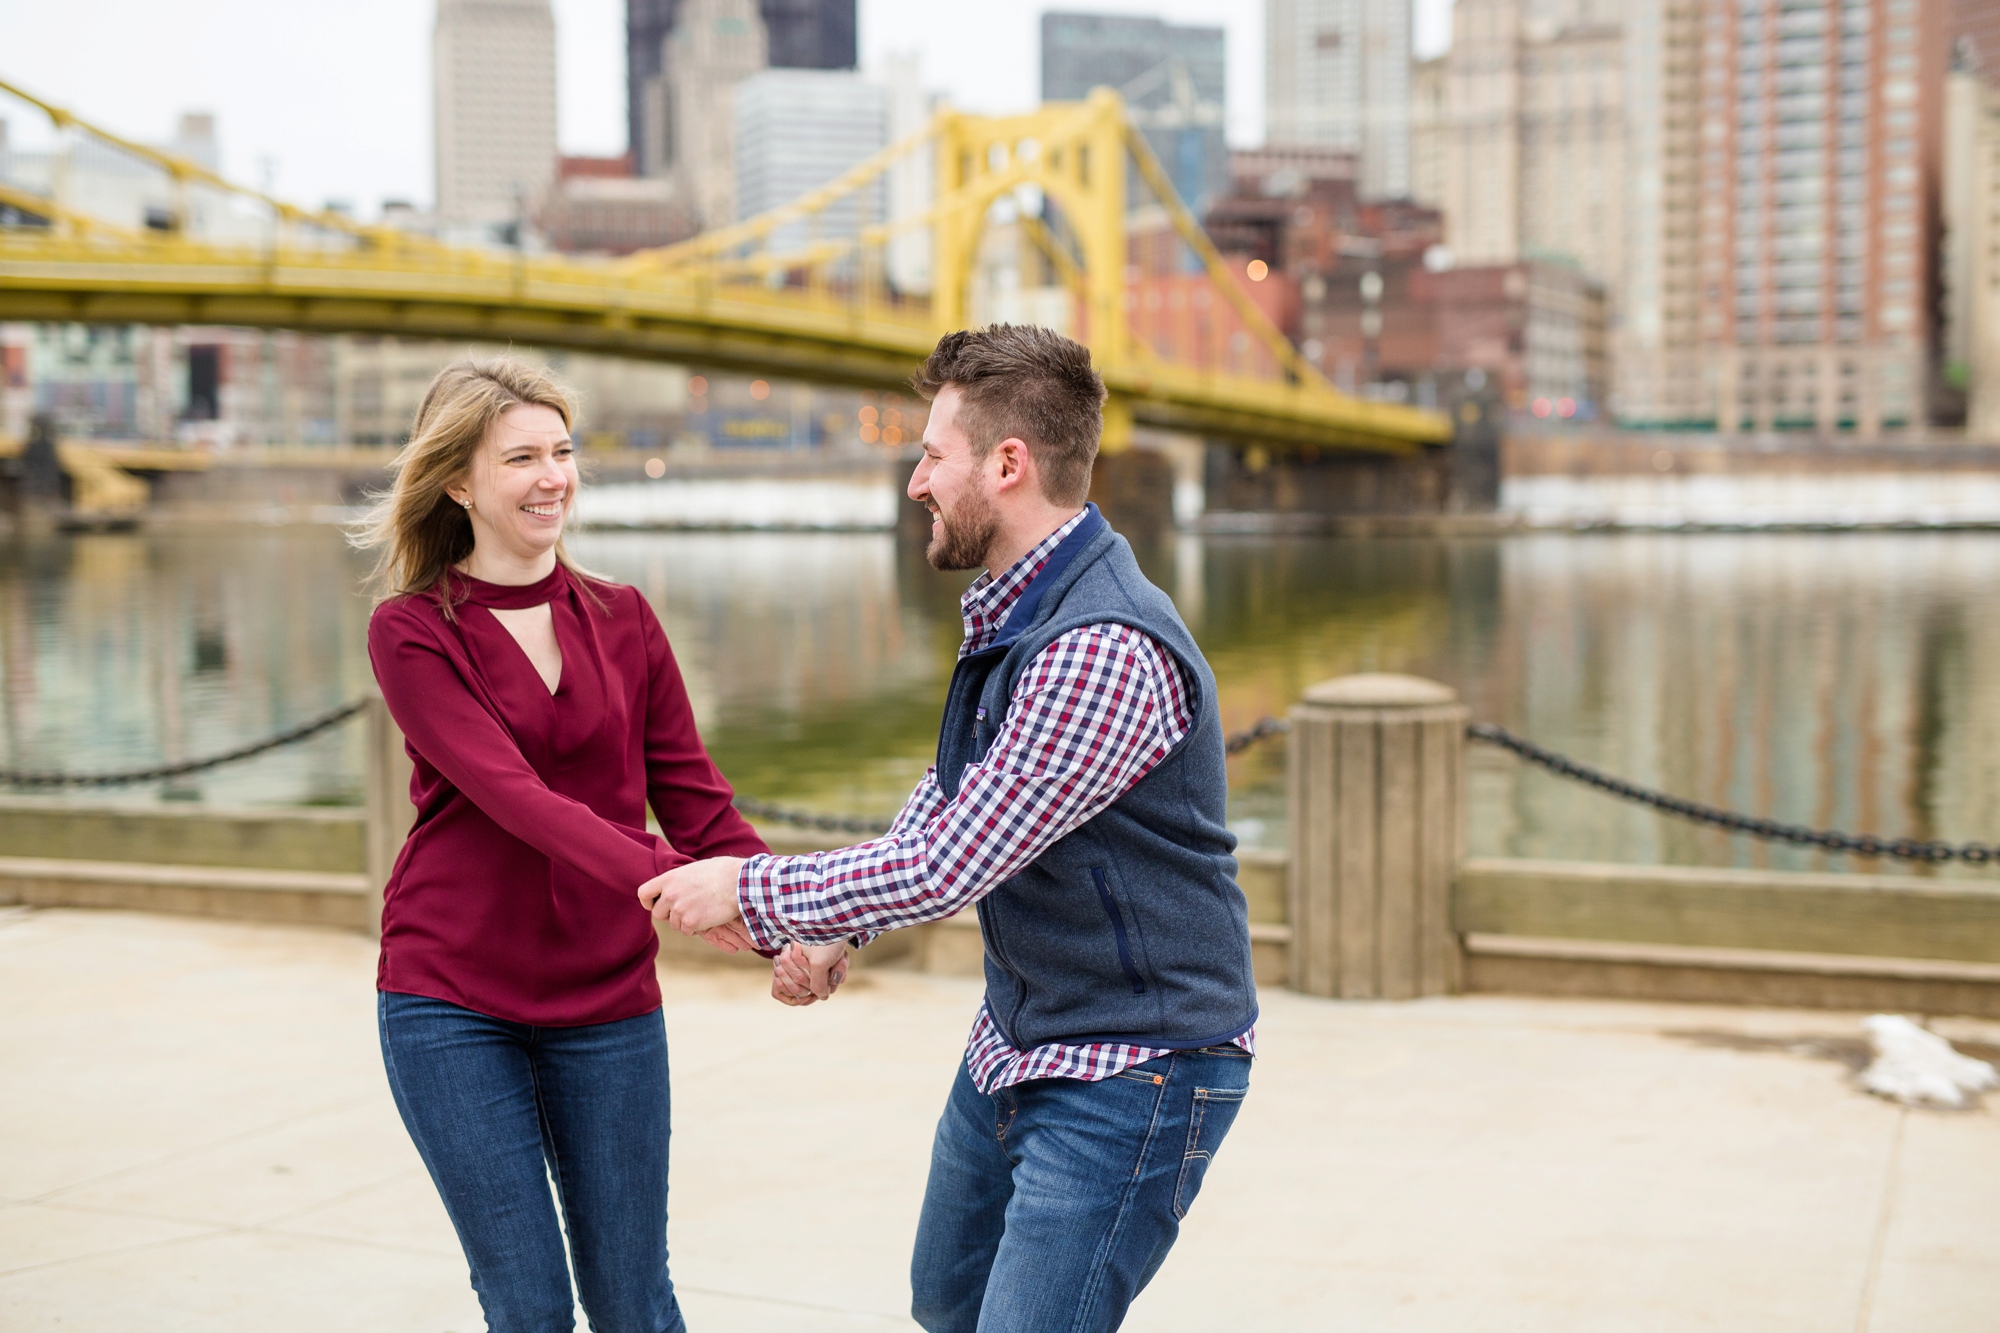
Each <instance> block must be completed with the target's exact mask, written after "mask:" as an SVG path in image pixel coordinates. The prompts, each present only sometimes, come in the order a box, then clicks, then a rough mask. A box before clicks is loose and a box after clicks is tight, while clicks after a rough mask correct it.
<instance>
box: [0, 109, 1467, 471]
mask: <svg viewBox="0 0 2000 1333" xmlns="http://www.w3.org/2000/svg"><path fill="white" fill-rule="evenodd" d="M0 92H5V93H8V94H11V95H12V96H14V97H17V98H19V99H21V100H23V101H25V102H27V103H29V104H31V105H33V106H35V107H37V108H39V109H40V110H41V111H43V112H44V113H45V114H47V116H48V117H49V118H50V120H51V121H52V122H53V124H54V126H55V128H56V131H57V133H58V135H59V136H66V137H73V136H76V135H88V136H90V137H92V138H94V139H96V140H98V141H99V142H101V143H102V144H104V145H106V146H108V147H110V148H111V149H114V150H116V151H119V152H122V153H124V154H126V155H127V156H129V157H131V158H135V159H137V160H139V161H140V162H143V163H148V164H150V165H151V166H152V167H153V168H156V169H157V170H158V171H159V172H161V173H164V176H165V178H166V180H167V181H168V182H169V183H170V185H171V188H172V189H173V191H174V192H175V195H176V197H177V198H178V199H179V200H180V206H179V207H177V208H175V209H173V210H172V211H171V214H170V216H169V219H168V225H167V226H166V228H165V229H164V230H152V229H150V228H149V229H147V230H143V231H140V230H133V229H130V228H126V227H121V226H118V225H114V224H112V223H110V222H108V221H106V220H103V219H100V218H95V217H92V216H89V215H87V214H85V213H83V212H81V211H78V210H77V209H76V208H75V207H73V206H72V204H71V202H70V201H69V200H68V199H67V198H66V197H65V193H66V191H65V180H64V172H63V170H62V168H61V161H62V156H63V155H62V154H60V153H58V154H56V155H54V156H53V157H52V160H54V161H56V162H57V164H58V165H57V169H56V171H55V173H54V178H53V180H52V185H51V189H50V192H49V193H47V194H39V193H30V192H27V191H24V190H22V189H19V188H16V187H13V186H9V185H7V184H5V183H4V182H0V209H4V210H6V212H5V213H0V216H9V215H11V218H12V221H11V222H10V223H5V224H0V319H7V320H45V321H74V322H81V323H95V324H107V323H141V324H156V325H170V324H208V325H234V326H241V327H251V328H281V329H294V330H302V331H312V332H325V333H358V334H378V335H390V336H398V337H430V338H444V339H453V340H470V341H480V342H513V343H523V344H530V345H534V346H540V347H546V348H565V349H571V350H576V351H588V352H601V353H607V354H613V355H621V356H631V357H644V358H651V359H658V360H667V361H674V362H680V363H686V364H693V365H699V366H706V367H713V368H716V369H720V370H735V371H745V372H750V373H754V374H757V375H770V376H780V377H793V378H797V379H801V380H807V381H812V382H816V383H824V384H835V385H846V386H852V387H857V388H870V389H899V388H904V387H906V386H907V384H908V382H909V377H910V374H911V372H912V371H913V370H914V369H915V367H916V366H917V364H918V363H919V362H921V360H922V359H923V357H924V356H925V355H926V354H927V353H928V352H929V351H930V349H931V347H932V346H933V344H934V343H935V342H936V340H937V338H938V337H939V336H940V335H941V334H943V333H946V332H949V331H951V330H953V329H957V328H961V327H964V326H965V325H966V324H967V322H968V317H969V312H970V306H971V296H970V288H971V284H972V280H973V277H974V269H975V265H976V262H977V258H978V251H979V247H980V244H981V239H982V237H983V236H984V235H985V233H986V229H987V226H988V222H989V218H990V217H991V216H992V215H993V214H994V212H995V206H996V205H998V204H1001V203H1002V201H1003V200H1006V199H1009V198H1013V199H1017V200H1018V199H1024V198H1025V199H1028V200H1031V201H1033V203H1034V206H1033V207H1031V208H1026V209H1021V210H1017V211H1018V221H1019V225H1020V226H1021V229H1022V232H1023V234H1024V236H1025V237H1026V238H1027V240H1028V241H1030V242H1031V243H1033V244H1034V245H1035V246H1036V247H1038V249H1039V250H1040V251H1041V253H1042V254H1043V255H1044V256H1045V258H1046V260H1047V264H1048V267H1049V268H1050V269H1051V270H1052V271H1053V272H1054V273H1055V274H1056V275H1057V277H1058V278H1059V279H1060V280H1061V282H1062V283H1063V285H1065V286H1066V287H1068V288H1069V290H1070V293H1071V296H1072V298H1073V309H1074V311H1075V316H1076V318H1075V321H1074V328H1073V329H1072V332H1075V333H1077V334H1078V335H1079V336H1080V337H1081V338H1082V339H1083V341H1085V342H1086V343H1087V344H1088V345H1089V347H1090V349H1091V354H1092V357H1093V360H1094V361H1095V363H1096V364H1097V366H1098V368H1099V370H1100V372H1101V373H1102V374H1103V376H1104V380H1105V383H1106V385H1107V387H1108V388H1109V389H1110V394H1111V397H1110V401H1109V403H1108V404H1107V407H1106V419H1105V440H1104V445H1105V448H1106V450H1107V451H1116V450H1118V449H1120V448H1123V447H1125V446H1126V445H1128V444H1129V443H1130V440H1131V438H1132V431H1133V428H1134V427H1135V426H1145V427H1152V428H1157V429H1163V430H1169V431H1177V432H1187V433H1191V434H1197V435H1202V436H1207V437H1213V438H1219V439H1224V440H1231V441H1236V442H1239V443H1244V444H1260V445H1267V446H1273V445H1274V446H1280V447H1283V446H1313V447H1321V448H1349V449H1365V450H1377V451H1393V452H1403V451H1407V450H1410V449H1413V448H1415V447H1417V446H1419V445H1422V444H1425V443H1441V442H1444V441H1446V440H1448V439H1449V438H1450V435H1451V428H1450V423H1449V422H1448V421H1447V420H1446V419H1445V418H1444V417H1443V416H1441V415H1439V414H1437V413H1433V412H1426V411H1422V410H1419V409H1416V408H1411V407H1405V406H1401V405H1397V404H1391V403H1379V402H1371V401H1366V400H1363V399H1359V398H1355V397H1353V396H1350V395H1347V394H1343V393H1340V392H1339V391H1338V390H1336V389H1335V388H1334V387H1333V386H1332V385H1330V384H1329V383H1328V382H1327V381H1326V379H1325V378H1324V377H1323V376H1322V375H1321V374H1320V372H1319V371H1318V369H1317V368H1315V367H1314V366H1313V365H1312V364H1310V363H1309V362H1308V361H1307V360H1306V359H1305V358H1303V357H1302V356H1301V355H1300V354H1299V353H1298V351H1297V350H1296V349H1295V348H1294V347H1293V346H1292V345H1291V343H1290V341H1289V340H1288V339H1287V338H1286V337H1285V336H1284V334H1283V333H1282V332H1281V331H1280V330H1278V329H1277V328H1276V327H1275V326H1274V325H1273V324H1272V323H1271V321H1270V320H1269V319H1268V318H1267V317H1266V316H1265V315H1264V313H1263V312H1262V310H1261V309H1260V308H1259V307H1258V306H1257V305H1256V303H1255V302H1253V301H1252V300H1251V299H1250V297H1249V296H1248V294H1246V293H1245V292H1244V290H1243V289H1242V288H1241V287H1240V286H1239V285H1238V283H1237V281H1236V279H1235V277H1234V275H1233V274H1231V273H1230V272H1229V270H1228V268H1227V266H1226V265H1225V263H1224V261H1223V260H1222V258H1221V256H1220V255H1218V254H1217V253H1216V251H1215V248H1214V246H1213V245H1212V244H1210V242H1209V240H1208V237H1207V235H1206V234H1205V233H1204V232H1203V231H1202V229H1201V227H1200V225H1199V224H1198V223H1197V222H1196V221H1195V219H1194V218H1193V217H1192V216H1190V215H1189V213H1188V211H1187V209H1186V208H1185V207H1183V206H1182V204H1181V202H1180V200H1179V199H1178V197H1177V196H1176V194H1175V192H1174V189H1173V186H1172V184H1171V183H1170V182H1169V180H1168V179H1167V177H1166V174H1165V172H1164V171H1163V170H1162V169H1161V168H1160V165H1159V163H1158V162H1157V161H1156V160H1155V159H1154V157H1153V155H1152V152H1151V150H1150V149H1149V147H1148V146H1147V144H1146V141H1145V139H1144V138H1143V137H1142V136H1141V135H1140V134H1139V133H1138V132H1137V131H1136V130H1135V129H1134V128H1133V126H1132V124H1131V122H1130V121H1129V119H1128V118H1127V116H1126V114H1125V108H1124V105H1123V103H1122V102H1121V101H1120V100H1119V98H1118V96H1117V95H1116V94H1115V93H1113V92H1111V91H1109V90H1108V89H1099V90H1097V91H1096V92H1095V93H1093V94H1092V95H1091V97H1090V98H1089V100H1087V101H1084V102H1072V103H1051V104H1048V105H1045V106H1043V107H1041V108H1040V109H1039V110H1037V111H1034V112H1030V113H1028V114H1026V115H1020V116H1000V117H990V116H974V115H968V114H964V113H961V112H957V111H952V110H946V111H944V112H941V113H940V114H939V115H938V116H937V117H936V118H935V119H934V120H933V121H932V123H931V124H930V125H929V127H927V128H926V129H925V130H924V131H923V132H922V133H921V134H918V135H915V136H912V137H911V138H910V139H907V140H905V141H903V142H902V143H898V144H895V145H892V146H891V147H889V148H887V149H884V150H883V151H882V152H880V153H878V154H876V155H875V156H873V157H871V158H870V159H868V160H867V161H866V162H863V163H861V164H860V165H859V166H857V167H855V168H854V169H853V170H851V171H849V172H847V173H846V174H844V175H843V176H841V177H840V178H839V179H838V180H836V181H834V182H832V183H830V184H828V185H826V186H824V187H822V188H821V189H818V190H815V191H813V192H811V193H810V194H807V195H805V196H803V197H801V198H799V199H797V200H794V201H793V202H791V203H789V204H786V205H784V206H782V207H780V208H777V209H773V210H771V211H770V212H768V213H765V214H762V215H760V216H758V217H754V218H751V219H748V220H746V221H744V222H740V223H737V224H735V225H732V226H726V227H721V228H718V229H716V230H713V231H709V232H706V233H703V234H701V235H699V236H696V237H694V238H693V239H692V240H689V241H686V242H683V243H681V244H679V245H673V246H668V247H665V248H663V249H657V250H649V251H641V252H640V253H638V254H635V255H631V256H628V257H626V258H623V259H618V260H591V259H582V258H572V257H567V256H560V257H559V256H547V255H532V254H522V253H511V252H504V251H493V250H481V249H474V248H469V247H458V246H450V245H445V244H442V243H439V242H437V241H434V240H430V239H428V238H425V237H421V236H415V235H411V234H408V233H405V232H401V231H397V230H394V229H390V228H385V227H379V226H367V225H363V224H360V223H357V222H355V221H353V220H351V219H349V218H346V217H344V216H341V215H339V214H336V213H330V212H322V213H308V212H306V211H304V210H301V209H299V208H297V207H295V206H293V205H290V204H287V203H285V202H283V201H282V200H279V199H275V198H272V197H270V196H268V195H266V194H264V193H262V192H259V191H255V190H250V189H246V188H244V187H242V186H238V185H235V184H233V183H231V182H229V181H227V180H224V179H223V178H221V177H220V176H217V175H216V174H215V173H213V172H211V171H208V170H206V169H205V168H203V167H201V166H199V165H198V164H196V163H193V162H190V161H188V160H186V159H184V158H179V157H175V156H173V155H171V154H167V153H163V152H160V151H158V150H155V149H152V148H149V147H146V146H145V145H142V144H138V143H134V142H132V141H130V140H127V139H124V138H121V137H120V136H118V135H116V134H113V133H111V132H109V131H107V130H104V129H102V128H99V127H97V126H94V125H91V124H88V123H86V122H85V121H83V120H81V119H80V118H78V117H77V116H76V115H75V114H73V113H72V112H70V111H68V110H66V109H64V108H62V107H59V106H56V105H54V104H51V103H49V102H46V101H44V100H42V99H41V98H38V97H36V96H34V95H33V94H32V93H29V92H27V91H25V90H24V89H21V88H19V87H16V86H14V85H13V84H10V83H7V82H5V81H0ZM916 154H929V155H930V159H929V160H930V163H931V166H932V180H933V182H934V198H933V201H932V203H931V205H930V206H929V207H928V208H927V209H924V210H923V211H921V212H918V213H914V214H912V215H911V216H907V217H899V218H895V219H893V220H887V221H881V222H875V223H870V224H868V225H861V226H855V225H852V224H851V223H850V224H849V225H848V226H847V227H846V230H847V231H848V232H849V233H850V234H848V235H845V236H835V237H830V238H827V239H814V237H815V235H816V233H817V232H818V231H819V230H820V228H821V226H822V224H823V223H825V222H827V221H828V215H829V210H834V209H836V208H843V209H844V210H845V213H844V214H842V216H848V217H852V216H853V215H855V213H856V210H857V209H860V210H861V219H862V221H864V222H866V221H867V217H866V201H867V200H868V199H870V198H872V197H879V193H880V190H881V184H882V181H883V179H884V177H885V175H886V173H888V172H889V171H891V170H892V169H893V168H894V167H895V166H896V165H897V164H898V163H900V162H903V161H906V160H909V159H911V158H912V156H913V155H916ZM1133 178H1136V180H1137V182H1138V183H1139V185H1140V186H1141V188H1142V189H1143V190H1144V191H1146V192H1148V193H1150V195H1151V196H1152V202H1153V203H1154V204H1155V205H1156V206H1157V207H1156V208H1155V210H1154V212H1153V216H1155V217H1157V216H1159V214H1160V213H1162V212H1163V213H1164V215H1165V219H1166V221H1167V223H1168V224H1169V225H1170V226H1171V228H1172V231H1173V232H1174V233H1175V234H1176V237H1177V239H1178V241H1179V242H1180V243H1181V244H1183V245H1185V246H1186V247H1188V249H1189V250H1191V251H1192V253H1193V254H1194V256H1195V257H1196V258H1197V259H1198V260H1199V262H1200V264H1201V266H1202V267H1203V268H1205V269H1206V271H1207V273H1208V275H1209V277H1210V279H1211V280H1212V286H1213V290H1214V292H1215V293H1216V295H1217V297H1218V298H1219V299H1220V300H1222V301H1224V302H1226V303H1227V304H1228V305H1229V306H1230V308H1231V309H1232V311H1233V313H1234V315H1235V317H1236V318H1237V320H1238V321H1240V323H1241V326H1242V329H1243V330H1244V331H1246V332H1248V333H1249V334H1250V336H1251V337H1252V338H1254V339H1255V340H1256V342H1257V343H1258V344H1260V345H1261V347H1262V349H1263V351H1264V352H1265V353H1266V357H1265V358H1262V359H1264V360H1266V361H1267V363H1268V365H1269V366H1270V367H1273V368H1274V371H1273V373H1272V374H1270V375H1268V376H1266V377H1257V376H1252V375H1249V374H1244V373H1240V372H1237V373H1232V372H1227V371H1223V370H1220V369H1217V368H1214V367H1213V366H1189V365H1182V364H1175V363H1172V362H1169V361H1167V360H1165V359H1163V358H1162V357H1161V356H1160V355H1159V354H1157V353H1156V352H1154V351H1153V350H1152V349H1151V348H1150V347H1149V346H1148V345H1147V344H1146V343H1145V342H1144V341H1143V340H1142V339H1140V338H1138V337H1136V336H1135V335H1134V332H1133V330H1132V327H1131V321H1130V319H1129V318H1128V314H1127V310H1128V287H1127V273H1128V270H1129V267H1130V266H1131V264H1132V262H1133V261H1132V247H1131V244H1130V237H1129V235H1128V230H1129V223H1130V218H1131V216H1132V210H1130V209H1129V208H1128V199H1127V194H1128V180H1129V179H1133ZM195 191H206V192H211V193H220V194H222V195H225V196H229V197H232V199H233V200H234V201H239V202H241V203H243V204H246V205H248V206H250V207H252V208H254V209H259V210H262V213H263V216H264V217H265V219H266V222H267V225H266V226H265V228H264V233H263V239H262V241H261V242H259V243H254V244H243V243H238V244H225V243H222V242H220V241H216V240H204V239H199V238H197V237H195V236H193V235H190V234H188V228H187V226H186V220H187V218H188V217H189V216H190V212H189V209H188V207H187V199H188V196H189V194H190V193H191V192H195ZM870 191H873V192H874V194H872V195H871V194H870V193H869V192H870ZM917 229H926V230H928V233H929V236H930V246H931V274H932V277H931V291H930V293H929V294H928V297H927V298H917V297H912V296H910V295H908V294H906V293H900V292H896V291H893V290H891V287H890V284H889V283H888V281H887V279H886V277H885V271H886V267H887V265H886V257H887V254H888V248H889V247H890V246H891V245H892V244H894V243H896V241H897V239H898V238H899V237H900V236H902V235H904V234H906V233H909V232H912V231H915V230H917ZM788 246H789V248H787V247H788Z"/></svg>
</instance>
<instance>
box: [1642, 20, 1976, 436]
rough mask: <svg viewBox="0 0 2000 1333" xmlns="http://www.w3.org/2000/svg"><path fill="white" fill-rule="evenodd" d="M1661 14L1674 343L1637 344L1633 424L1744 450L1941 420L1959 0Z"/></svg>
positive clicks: (1667, 336)
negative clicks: (1945, 236) (1716, 435)
mask: <svg viewBox="0 0 2000 1333" xmlns="http://www.w3.org/2000/svg"><path fill="white" fill-rule="evenodd" d="M1653 3H1656V4H1660V5H1661V7H1662V12H1663V13H1664V15H1665V21H1664V23H1663V25H1662V27H1661V29H1660V31H1661V32H1662V33H1663V34H1664V39H1663V40H1662V41H1660V42H1659V43H1658V47H1659V49H1660V50H1661V51H1662V52H1663V53H1664V55H1663V60H1664V64H1663V66H1662V70H1663V74H1662V80H1661V98H1660V112H1661V117H1662V121H1663V126H1664V128H1663V129H1662V130H1661V132H1660V141H1661V144H1662V152H1661V159H1660V161H1661V166H1660V191H1661V202H1660V205H1659V207H1660V210H1661V215H1662V217H1663V218H1664V219H1666V220H1667V221H1664V222H1663V223H1662V225H1661V227H1660V239H1659V241H1658V242H1657V248H1658V250H1659V262H1658V264H1657V266H1656V267H1657V271H1658V273H1659V275H1660V291H1661V298H1662V299H1661V316H1662V320H1661V327H1660V329H1659V336H1658V340H1657V343H1656V344H1654V345H1652V346H1647V345H1646V343H1647V342H1648V341H1649V338H1648V335H1649V334H1650V333H1651V330H1650V328H1647V327H1643V326H1635V328H1634V329H1633V330H1632V335H1633V336H1632V338H1631V339H1630V340H1629V341H1630V343H1631V346H1629V347H1628V348H1625V349H1621V352H1620V359H1621V362H1622V363H1623V364H1622V365H1621V402H1620V404H1619V407H1620V415H1621V416H1622V417H1623V418H1624V419H1626V420H1627V421H1632V422H1648V423H1650V422H1659V423H1696V424H1710V423H1712V424H1713V426H1714V427H1715V428H1716V429H1718V430H1720V431H1722V432H1725V433H1731V434H1733V433H1736V432H1739V431H1756V432H1760V433H1761V432H1767V431H1773V430H1786V429H1800V430H1813V431H1816V432H1819V433H1822V434H1830V433H1834V432H1837V431H1849V430H1852V431H1856V432H1858V433H1860V434H1863V435H1873V434H1875V433H1876V432H1878V431H1880V430H1882V429H1885V428H1888V429H1893V428H1896V427H1903V426H1918V425H1922V424H1924V423H1925V422H1926V421H1927V420H1928V418H1929V404H1930V375H1931V364H1932V357H1933V353H1934V350H1935V339H1936V329H1935V317H1934V313H1933V312H1934V310H1935V307H1936V298H1937V287H1938V281H1937V267H1938V266H1937V260H1936V252H1937V241H1938V238H1939V232H1940V217H1939V202H1940V201H1939V194H1938V182H1939V177H1940V170H1941V166H1942V163H1941V157H1942V144H1943V110H1944V108H1943V89H1944V85H1945V76H1946V61H1947V49H1948V45H1949V27H1948V14H1947V6H1946V4H1945V2H1944V0H1706V3H1702V4H1699V5H1698V6H1697V5H1694V4H1689V5H1687V6H1686V7H1685V8H1683V7H1682V6H1681V5H1679V4H1676V3H1673V0H1653ZM1678 219H1686V222H1685V224H1682V223H1679V222H1677V221H1676V220H1678ZM1653 266H1654V265H1653V261H1652V258H1651V256H1642V262H1641V263H1639V264H1635V265H1634V269H1635V271H1640V270H1644V269H1646V268H1648V267H1653ZM1682 312H1688V313H1691V316H1692V317H1691V318H1682V317H1680V316H1681V313H1682Z"/></svg>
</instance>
